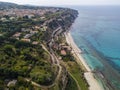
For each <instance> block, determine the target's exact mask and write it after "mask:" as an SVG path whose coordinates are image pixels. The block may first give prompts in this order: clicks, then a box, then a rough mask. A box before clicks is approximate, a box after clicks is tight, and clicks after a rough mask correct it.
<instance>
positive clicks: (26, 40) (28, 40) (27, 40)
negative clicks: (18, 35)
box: [21, 38, 30, 42]
mask: <svg viewBox="0 0 120 90" xmlns="http://www.w3.org/2000/svg"><path fill="white" fill-rule="evenodd" d="M21 41H25V42H30V39H25V38H23V39H21Z"/></svg>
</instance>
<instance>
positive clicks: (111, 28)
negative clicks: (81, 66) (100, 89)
mask: <svg viewBox="0 0 120 90" xmlns="http://www.w3.org/2000/svg"><path fill="white" fill-rule="evenodd" d="M73 8H74V9H77V10H78V11H79V16H78V18H77V19H76V21H75V23H74V24H73V26H72V28H71V32H70V33H71V35H72V37H73V39H74V41H75V43H76V44H77V46H78V47H79V48H80V49H81V50H82V51H83V53H82V56H83V57H84V58H85V60H86V62H87V64H88V65H89V67H90V68H91V69H92V70H93V71H95V73H97V74H98V72H99V73H101V74H103V78H105V79H106V80H102V82H105V83H107V86H108V87H110V89H111V90H120V17H119V16H120V7H119V6H93V7H92V6H81V7H78V6H77V7H73Z"/></svg>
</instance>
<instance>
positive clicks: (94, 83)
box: [65, 31, 104, 90]
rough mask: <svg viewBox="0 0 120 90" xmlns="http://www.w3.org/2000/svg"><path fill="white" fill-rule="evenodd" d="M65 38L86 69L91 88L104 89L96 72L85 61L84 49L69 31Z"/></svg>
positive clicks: (91, 89) (79, 62)
mask: <svg viewBox="0 0 120 90" xmlns="http://www.w3.org/2000/svg"><path fill="white" fill-rule="evenodd" d="M65 38H66V41H67V43H68V44H69V45H70V46H71V47H72V53H73V55H74V57H75V58H76V62H77V63H78V64H79V65H81V66H82V67H83V68H84V69H85V73H84V77H85V79H86V80H87V82H88V84H89V90H104V89H103V87H102V86H101V85H100V83H99V82H98V81H97V79H96V78H95V77H94V73H93V72H92V70H91V69H90V67H89V65H88V64H87V63H86V62H85V60H84V58H83V57H82V55H81V53H82V51H81V50H80V49H79V48H78V46H77V45H76V44H75V42H74V40H73V38H72V36H71V34H70V32H69V31H68V32H66V33H65Z"/></svg>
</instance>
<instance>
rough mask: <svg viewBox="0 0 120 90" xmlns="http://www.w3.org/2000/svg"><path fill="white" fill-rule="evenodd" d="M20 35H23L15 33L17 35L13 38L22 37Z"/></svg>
mask: <svg viewBox="0 0 120 90" xmlns="http://www.w3.org/2000/svg"><path fill="white" fill-rule="evenodd" d="M20 35H21V33H19V32H17V33H15V34H14V35H13V37H16V38H18V37H20Z"/></svg>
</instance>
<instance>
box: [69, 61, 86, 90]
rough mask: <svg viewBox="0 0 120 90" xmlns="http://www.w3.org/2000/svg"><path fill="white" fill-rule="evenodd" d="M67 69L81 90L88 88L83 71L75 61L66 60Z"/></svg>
mask: <svg viewBox="0 0 120 90" xmlns="http://www.w3.org/2000/svg"><path fill="white" fill-rule="evenodd" d="M67 67H68V71H69V72H70V74H71V75H72V76H73V77H74V78H75V80H76V81H77V82H76V83H78V84H79V86H80V88H81V90H88V84H87V82H86V80H85V78H84V75H83V74H84V72H83V71H82V70H81V69H80V67H79V65H78V64H77V63H76V62H71V61H69V62H67ZM78 78H79V79H78Z"/></svg>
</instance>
